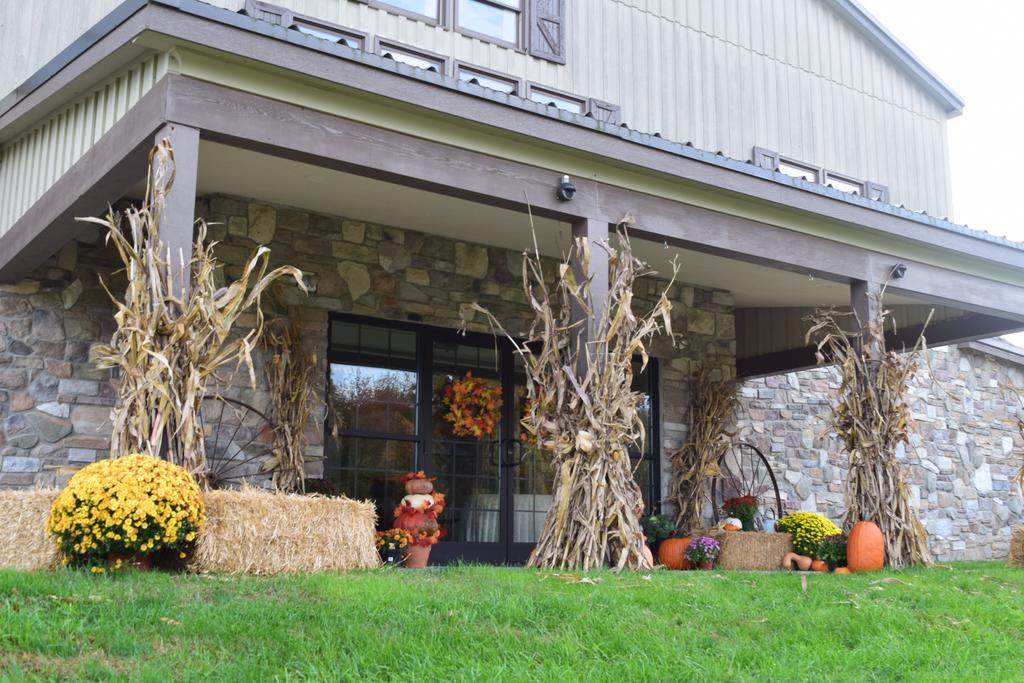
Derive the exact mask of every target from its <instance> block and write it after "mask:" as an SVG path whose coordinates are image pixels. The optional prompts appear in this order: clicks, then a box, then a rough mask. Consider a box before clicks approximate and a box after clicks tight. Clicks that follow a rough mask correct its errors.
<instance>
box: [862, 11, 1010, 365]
mask: <svg viewBox="0 0 1024 683" xmlns="http://www.w3.org/2000/svg"><path fill="white" fill-rule="evenodd" d="M859 1H860V4H861V5H862V6H863V7H864V8H865V9H867V11H868V12H870V13H871V14H873V15H874V16H875V17H876V18H877V19H878V20H879V21H881V22H882V25H883V26H885V27H886V28H888V29H889V30H890V31H891V32H892V33H893V34H894V35H895V36H896V37H897V38H898V39H899V40H900V41H901V42H902V43H903V44H904V45H906V46H907V47H908V48H910V50H911V51H912V52H913V53H914V54H915V55H917V56H918V58H920V59H921V61H922V62H924V64H925V65H926V66H927V67H928V68H929V69H931V70H932V71H933V72H934V73H935V74H936V75H938V77H939V78H941V79H942V80H943V81H944V82H945V83H946V84H947V85H949V86H950V87H951V88H953V90H955V91H956V92H957V93H959V94H960V96H961V97H962V98H963V99H964V101H965V102H966V106H965V107H964V113H963V114H962V115H961V116H959V117H957V118H955V119H951V120H950V121H949V147H950V166H951V168H952V174H953V216H952V218H953V219H954V220H956V222H958V223H966V224H967V225H969V226H970V227H972V228H977V229H980V230H985V231H986V232H991V233H994V234H996V235H1004V236H1007V237H1010V238H1011V239H1015V240H1019V241H1022V242H1024V192H1022V187H1024V182H1022V180H1024V179H1022V176H1024V34H1022V33H1021V30H1022V27H1024V0H970V1H967V0H859ZM1010 340H1011V341H1013V342H1014V343H1016V344H1018V345H1022V346H1024V334H1018V335H1013V336H1012V337H1011V338H1010Z"/></svg>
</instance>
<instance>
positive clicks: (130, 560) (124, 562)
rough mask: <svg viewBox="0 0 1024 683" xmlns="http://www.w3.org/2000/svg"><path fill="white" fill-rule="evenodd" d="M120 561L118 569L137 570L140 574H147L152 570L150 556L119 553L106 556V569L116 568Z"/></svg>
mask: <svg viewBox="0 0 1024 683" xmlns="http://www.w3.org/2000/svg"><path fill="white" fill-rule="evenodd" d="M119 560H120V562H121V566H120V567H119V568H120V569H128V568H130V569H137V570H139V571H141V572H148V571H149V570H150V569H152V568H153V556H152V555H148V554H147V555H122V554H121V553H109V554H108V555H107V568H108V569H114V568H117V567H118V565H117V563H118V561H119Z"/></svg>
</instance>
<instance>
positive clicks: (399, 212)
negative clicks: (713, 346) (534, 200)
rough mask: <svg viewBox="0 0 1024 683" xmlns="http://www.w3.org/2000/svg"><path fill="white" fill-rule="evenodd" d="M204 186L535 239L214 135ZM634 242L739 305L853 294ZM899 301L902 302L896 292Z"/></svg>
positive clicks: (662, 265) (451, 234) (359, 216)
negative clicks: (675, 260) (730, 295)
mask: <svg viewBox="0 0 1024 683" xmlns="http://www.w3.org/2000/svg"><path fill="white" fill-rule="evenodd" d="M137 189H139V188H137ZM198 193H199V194H200V195H209V194H228V195H236V196H241V197H249V198H255V199H259V200H262V201H266V202H270V203H274V204H283V205H286V206H295V207H299V208H303V209H305V210H308V211H312V212H316V213H323V214H328V215H336V216H344V217H347V218H353V219H356V220H362V221H367V222H372V223H380V224H383V225H393V226H396V227H402V228H407V229H411V230H418V231H421V232H425V233H429V234H435V235H440V236H443V237H447V238H449V239H455V240H464V241H469V242H478V243H483V244H487V245H490V246H495V247H502V248H505V249H511V250H514V251H520V250H522V249H525V248H528V247H530V246H531V244H532V238H531V236H530V222H529V218H528V217H527V216H526V215H525V214H523V213H520V212H518V211H512V210H508V209H502V208H498V207H493V206H488V205H484V204H479V203H476V202H471V201H468V200H464V199H457V198H452V197H447V196H443V195H439V194H435V193H432V192H428V191H425V190H421V189H417V188H412V187H407V186H402V185H397V184H394V183H388V182H384V181H380V180H375V179H372V178H366V177H363V176H358V175H354V174H350V173H344V172H341V171H335V170H331V169H327V168H323V167H320V166H314V165H311V164H305V163H301V162H297V161H292V160H289V159H284V158H281V157H276V156H271V155H267V154H263V153H260V152H254V151H250V150H244V149H240V148H237V147H231V146H228V145H224V144H221V143H216V142H209V141H203V142H201V143H200V160H199V182H198ZM533 221H534V225H535V226H536V231H537V236H538V243H539V246H540V249H541V251H542V252H543V253H544V254H546V255H549V256H558V255H559V254H561V253H562V252H563V250H564V249H566V247H567V246H568V244H569V238H570V235H571V230H570V226H569V225H568V224H567V223H563V222H559V221H556V220H552V219H549V218H543V217H539V216H534V218H533ZM634 248H635V250H636V252H637V255H638V256H639V257H640V258H642V259H643V260H644V261H646V262H647V263H649V264H651V266H652V267H653V268H655V269H656V270H658V271H660V272H662V273H666V274H667V273H668V272H669V271H670V263H671V260H672V258H673V257H678V258H679V262H680V264H681V266H682V268H681V271H680V278H681V279H682V280H683V281H685V282H688V283H692V284H697V285H701V286H704V287H708V288H713V289H723V290H727V291H730V292H732V293H733V295H734V296H735V298H736V305H737V306H739V307H793V306H819V305H845V304H848V303H849V300H850V291H849V287H848V285H847V284H845V283H840V282H833V281H829V280H823V279H820V278H819V279H813V278H810V277H808V276H807V275H801V274H798V273H793V272H789V271H783V270H778V269H775V268H770V267H767V266H762V265H757V264H751V263H745V262H742V261H737V260H732V259H728V258H724V257H721V256H715V255H711V254H705V253H700V252H697V251H693V250H688V249H681V248H677V247H674V246H670V247H668V248H666V247H665V246H664V245H663V244H658V243H655V242H652V241H648V240H643V239H635V240H634ZM908 301H909V300H908ZM893 303H900V302H898V301H895V299H894V300H893Z"/></svg>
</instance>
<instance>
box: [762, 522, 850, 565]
mask: <svg viewBox="0 0 1024 683" xmlns="http://www.w3.org/2000/svg"><path fill="white" fill-rule="evenodd" d="M775 528H776V529H778V530H779V531H782V532H785V533H788V534H793V550H795V551H796V552H798V553H800V554H801V555H807V556H808V557H817V556H818V546H819V545H821V541H822V539H824V538H825V537H826V536H834V535H836V534H841V533H843V532H842V530H840V528H839V527H837V526H836V525H835V524H833V523H832V522H831V521H830V520H829V519H828V518H827V517H823V516H821V515H819V514H818V513H817V512H791V513H789V514H788V515H786V516H785V517H783V518H782V519H780V520H779V523H778V524H777V525H776V527H775Z"/></svg>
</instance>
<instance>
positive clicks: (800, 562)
mask: <svg viewBox="0 0 1024 683" xmlns="http://www.w3.org/2000/svg"><path fill="white" fill-rule="evenodd" d="M794 562H795V563H796V568H797V569H799V570H800V571H802V572H805V571H807V570H808V569H810V568H811V558H809V557H807V556H806V555H797V554H796V553H794V552H788V553H786V554H785V555H783V556H782V568H783V569H792V568H793V563H794Z"/></svg>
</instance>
